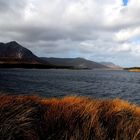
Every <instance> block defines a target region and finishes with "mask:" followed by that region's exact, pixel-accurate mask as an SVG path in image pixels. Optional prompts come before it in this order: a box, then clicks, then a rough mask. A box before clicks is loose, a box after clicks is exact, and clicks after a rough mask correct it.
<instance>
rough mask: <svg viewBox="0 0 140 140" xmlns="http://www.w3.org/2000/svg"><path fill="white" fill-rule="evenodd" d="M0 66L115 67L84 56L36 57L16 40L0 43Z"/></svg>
mask: <svg viewBox="0 0 140 140" xmlns="http://www.w3.org/2000/svg"><path fill="white" fill-rule="evenodd" d="M0 67H1V68H2V67H8V68H9V67H10V68H11V67H12V68H13V67H14V68H16V67H17V68H70V69H116V68H118V66H116V65H115V64H113V63H110V62H109V63H108V62H102V63H97V62H94V61H90V60H87V59H84V58H45V57H37V56H36V55H35V54H33V53H32V52H31V51H30V50H28V49H27V48H25V47H23V46H21V45H20V44H18V43H17V42H16V41H11V42H8V43H0Z"/></svg>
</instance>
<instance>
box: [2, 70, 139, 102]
mask: <svg viewBox="0 0 140 140" xmlns="http://www.w3.org/2000/svg"><path fill="white" fill-rule="evenodd" d="M0 92H1V93H2V92H4V93H5V92H6V93H8V94H26V95H31V94H37V95H41V96H45V97H60V96H64V95H84V96H90V97H94V98H116V97H118V98H122V99H125V100H129V101H131V102H134V103H137V104H140V73H134V72H132V73H130V72H127V71H107V70H51V69H50V70H36V69H32V70H26V69H0Z"/></svg>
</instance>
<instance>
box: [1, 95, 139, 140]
mask: <svg viewBox="0 0 140 140" xmlns="http://www.w3.org/2000/svg"><path fill="white" fill-rule="evenodd" d="M19 139H20V140H139V139H140V108H139V107H137V106H135V105H132V104H129V103H128V102H125V101H122V100H119V99H114V100H94V99H89V98H85V97H64V98H59V99H56V98H52V99H44V98H39V97H36V96H6V95H1V96H0V140H19Z"/></svg>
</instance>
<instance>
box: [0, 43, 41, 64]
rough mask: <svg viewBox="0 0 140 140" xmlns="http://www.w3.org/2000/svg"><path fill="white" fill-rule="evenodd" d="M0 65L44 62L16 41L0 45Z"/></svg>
mask: <svg viewBox="0 0 140 140" xmlns="http://www.w3.org/2000/svg"><path fill="white" fill-rule="evenodd" d="M0 63H1V64H4V63H8V64H11V63H14V64H17V63H28V64H40V63H42V60H41V59H40V58H38V57H37V56H36V55H34V54H33V53H32V52H31V51H30V50H28V49H26V48H24V47H22V46H21V45H20V44H18V43H17V42H15V41H12V42H8V43H0Z"/></svg>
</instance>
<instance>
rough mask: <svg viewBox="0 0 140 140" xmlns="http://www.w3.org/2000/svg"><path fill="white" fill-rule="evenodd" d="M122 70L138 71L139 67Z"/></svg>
mask: <svg viewBox="0 0 140 140" xmlns="http://www.w3.org/2000/svg"><path fill="white" fill-rule="evenodd" d="M124 70H127V71H129V72H140V67H132V68H124Z"/></svg>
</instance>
